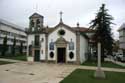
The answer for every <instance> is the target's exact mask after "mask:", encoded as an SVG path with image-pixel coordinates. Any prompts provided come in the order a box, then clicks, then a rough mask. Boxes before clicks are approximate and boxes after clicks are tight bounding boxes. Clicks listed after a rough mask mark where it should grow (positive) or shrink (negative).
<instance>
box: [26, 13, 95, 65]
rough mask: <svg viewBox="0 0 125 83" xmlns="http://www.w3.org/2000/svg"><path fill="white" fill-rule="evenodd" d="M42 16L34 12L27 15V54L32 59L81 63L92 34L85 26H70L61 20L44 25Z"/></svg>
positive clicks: (84, 57)
mask: <svg viewBox="0 0 125 83" xmlns="http://www.w3.org/2000/svg"><path fill="white" fill-rule="evenodd" d="M43 19H44V17H43V16H42V15H40V14H38V13H34V14H33V15H31V16H30V17H29V20H30V22H29V28H28V29H27V35H28V43H27V48H28V49H27V55H28V57H32V58H33V61H44V62H55V63H77V64H80V63H83V62H84V61H86V60H87V58H88V55H87V53H88V52H89V51H90V49H89V47H90V45H89V43H90V42H89V38H90V36H91V35H92V34H93V32H92V31H88V29H87V28H84V27H80V26H79V24H77V26H76V27H70V26H68V25H66V24H64V22H63V21H62V17H60V22H59V23H58V24H57V25H56V26H55V27H48V26H47V27H44V25H43V23H44V20H43Z"/></svg>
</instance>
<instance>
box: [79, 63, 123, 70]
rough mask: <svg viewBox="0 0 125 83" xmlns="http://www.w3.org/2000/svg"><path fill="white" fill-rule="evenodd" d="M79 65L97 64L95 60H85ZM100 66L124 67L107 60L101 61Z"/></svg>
mask: <svg viewBox="0 0 125 83" xmlns="http://www.w3.org/2000/svg"><path fill="white" fill-rule="evenodd" d="M81 65H83V66H97V61H86V62H84V63H83V64H81ZM101 66H102V67H109V68H122V69H125V67H124V66H121V65H118V64H115V63H112V62H109V61H106V62H102V64H101Z"/></svg>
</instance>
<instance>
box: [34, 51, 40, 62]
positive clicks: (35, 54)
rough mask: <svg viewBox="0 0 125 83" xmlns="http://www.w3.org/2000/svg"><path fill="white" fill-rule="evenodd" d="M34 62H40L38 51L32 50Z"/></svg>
mask: <svg viewBox="0 0 125 83" xmlns="http://www.w3.org/2000/svg"><path fill="white" fill-rule="evenodd" d="M34 61H40V50H34Z"/></svg>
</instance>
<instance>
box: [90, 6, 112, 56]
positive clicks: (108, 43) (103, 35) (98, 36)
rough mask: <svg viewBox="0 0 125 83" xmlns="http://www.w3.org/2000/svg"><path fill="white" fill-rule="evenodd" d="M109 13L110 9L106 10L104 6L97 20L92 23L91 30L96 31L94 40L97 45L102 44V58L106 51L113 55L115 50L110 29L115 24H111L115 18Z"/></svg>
mask: <svg viewBox="0 0 125 83" xmlns="http://www.w3.org/2000/svg"><path fill="white" fill-rule="evenodd" d="M107 11H108V9H105V4H102V7H100V9H99V12H98V13H97V15H96V17H95V19H94V20H92V21H91V22H90V24H91V26H90V28H92V29H94V30H95V31H96V32H95V34H94V35H93V40H95V41H96V44H97V42H101V47H102V49H101V52H102V56H104V51H106V52H107V54H112V49H113V38H112V33H111V27H110V25H111V24H113V23H112V22H111V21H112V20H113V17H112V16H111V15H109V14H108V13H107Z"/></svg>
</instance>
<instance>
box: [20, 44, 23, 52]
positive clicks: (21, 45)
mask: <svg viewBox="0 0 125 83" xmlns="http://www.w3.org/2000/svg"><path fill="white" fill-rule="evenodd" d="M20 54H23V42H20Z"/></svg>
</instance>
